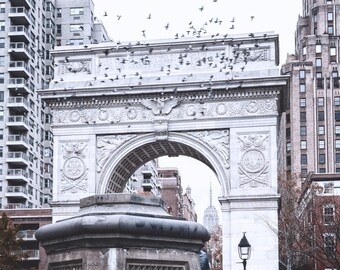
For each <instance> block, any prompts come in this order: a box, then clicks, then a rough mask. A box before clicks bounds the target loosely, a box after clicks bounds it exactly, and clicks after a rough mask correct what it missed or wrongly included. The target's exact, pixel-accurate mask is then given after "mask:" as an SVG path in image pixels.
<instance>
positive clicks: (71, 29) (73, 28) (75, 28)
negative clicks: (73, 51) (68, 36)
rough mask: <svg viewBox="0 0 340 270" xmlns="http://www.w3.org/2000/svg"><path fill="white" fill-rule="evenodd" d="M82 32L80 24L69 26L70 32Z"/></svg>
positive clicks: (82, 27) (82, 28)
mask: <svg viewBox="0 0 340 270" xmlns="http://www.w3.org/2000/svg"><path fill="white" fill-rule="evenodd" d="M83 30H84V25H83V24H82V23H75V24H71V25H70V31H71V32H79V31H83Z"/></svg>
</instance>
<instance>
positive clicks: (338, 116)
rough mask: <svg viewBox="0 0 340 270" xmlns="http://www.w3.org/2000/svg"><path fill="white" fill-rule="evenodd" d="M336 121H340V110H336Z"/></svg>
mask: <svg viewBox="0 0 340 270" xmlns="http://www.w3.org/2000/svg"><path fill="white" fill-rule="evenodd" d="M335 121H340V111H335Z"/></svg>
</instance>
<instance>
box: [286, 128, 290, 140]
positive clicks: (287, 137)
mask: <svg viewBox="0 0 340 270" xmlns="http://www.w3.org/2000/svg"><path fill="white" fill-rule="evenodd" d="M286 139H290V128H286Z"/></svg>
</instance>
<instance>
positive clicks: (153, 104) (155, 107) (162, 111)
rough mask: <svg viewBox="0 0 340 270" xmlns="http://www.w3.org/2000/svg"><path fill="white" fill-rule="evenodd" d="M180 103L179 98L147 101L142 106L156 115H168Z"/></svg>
mask: <svg viewBox="0 0 340 270" xmlns="http://www.w3.org/2000/svg"><path fill="white" fill-rule="evenodd" d="M179 103H180V100H179V99H178V98H163V99H147V100H143V101H142V104H143V106H144V107H146V108H147V109H150V110H151V111H152V113H153V114H154V115H168V114H169V113H170V112H171V110H172V109H173V108H175V107H176V106H177V105H178V104H179Z"/></svg>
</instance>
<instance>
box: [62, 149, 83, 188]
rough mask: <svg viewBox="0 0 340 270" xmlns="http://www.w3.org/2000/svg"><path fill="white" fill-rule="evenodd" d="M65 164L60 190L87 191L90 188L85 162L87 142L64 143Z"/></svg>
mask: <svg viewBox="0 0 340 270" xmlns="http://www.w3.org/2000/svg"><path fill="white" fill-rule="evenodd" d="M61 147H62V155H63V158H64V164H63V166H62V168H61V170H60V171H61V182H60V191H61V193H63V194H66V193H86V192H87V188H88V168H87V167H86V164H85V162H84V159H85V158H86V153H87V144H86V143H65V144H62V146H61Z"/></svg>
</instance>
